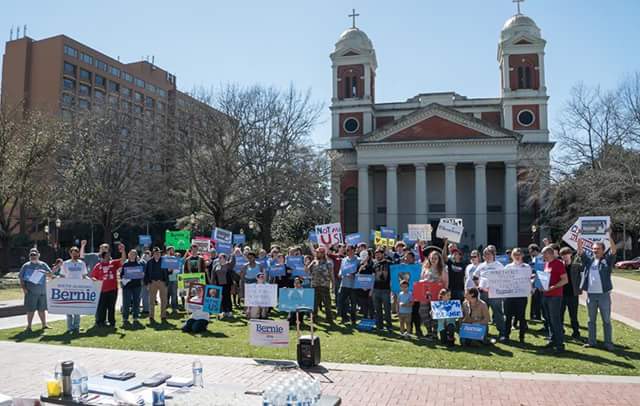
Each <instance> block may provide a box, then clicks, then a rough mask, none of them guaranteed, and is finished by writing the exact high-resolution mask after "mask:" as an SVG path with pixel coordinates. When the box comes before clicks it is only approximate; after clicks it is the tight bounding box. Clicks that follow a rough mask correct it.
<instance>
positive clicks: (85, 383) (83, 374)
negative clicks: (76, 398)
mask: <svg viewBox="0 0 640 406" xmlns="http://www.w3.org/2000/svg"><path fill="white" fill-rule="evenodd" d="M78 372H80V379H81V383H80V393H81V394H82V396H83V397H85V396H88V395H89V376H88V374H87V369H86V368H85V367H83V366H82V365H80V366H78Z"/></svg>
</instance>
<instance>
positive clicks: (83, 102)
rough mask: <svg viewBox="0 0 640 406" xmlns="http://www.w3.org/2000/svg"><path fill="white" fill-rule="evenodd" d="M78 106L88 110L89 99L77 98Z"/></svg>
mask: <svg viewBox="0 0 640 406" xmlns="http://www.w3.org/2000/svg"><path fill="white" fill-rule="evenodd" d="M78 106H79V107H80V108H81V109H85V110H89V109H90V108H91V103H90V102H89V100H86V99H79V100H78Z"/></svg>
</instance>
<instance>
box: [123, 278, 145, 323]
mask: <svg viewBox="0 0 640 406" xmlns="http://www.w3.org/2000/svg"><path fill="white" fill-rule="evenodd" d="M141 290H142V287H140V286H137V287H129V286H125V287H124V288H123V289H122V318H123V319H124V320H125V321H127V320H128V319H129V314H130V313H129V312H131V313H133V318H134V320H135V319H137V318H138V317H139V316H140V291H141ZM129 309H131V310H129Z"/></svg>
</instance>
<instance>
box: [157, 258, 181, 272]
mask: <svg viewBox="0 0 640 406" xmlns="http://www.w3.org/2000/svg"><path fill="white" fill-rule="evenodd" d="M160 268H162V269H180V261H179V258H178V257H172V256H169V255H165V256H163V257H162V258H160Z"/></svg>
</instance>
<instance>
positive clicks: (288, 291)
mask: <svg viewBox="0 0 640 406" xmlns="http://www.w3.org/2000/svg"><path fill="white" fill-rule="evenodd" d="M313 298H314V292H313V289H292V288H280V292H279V295H278V310H279V311H281V312H295V311H296V310H297V309H299V308H301V307H304V308H308V309H313Z"/></svg>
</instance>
